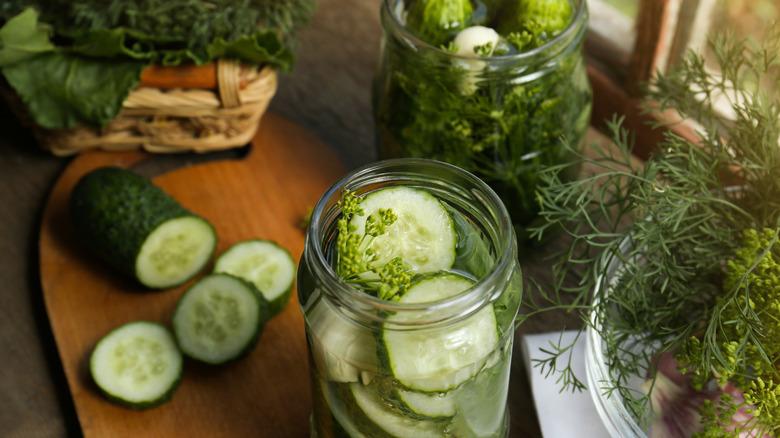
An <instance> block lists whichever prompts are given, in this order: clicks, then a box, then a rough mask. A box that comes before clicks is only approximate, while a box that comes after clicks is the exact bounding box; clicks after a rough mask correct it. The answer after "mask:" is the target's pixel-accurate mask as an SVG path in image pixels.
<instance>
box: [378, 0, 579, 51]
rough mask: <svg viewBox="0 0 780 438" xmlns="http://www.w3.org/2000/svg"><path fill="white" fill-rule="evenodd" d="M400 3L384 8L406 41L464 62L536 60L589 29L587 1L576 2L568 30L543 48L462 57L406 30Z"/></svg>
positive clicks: (388, 1)
mask: <svg viewBox="0 0 780 438" xmlns="http://www.w3.org/2000/svg"><path fill="white" fill-rule="evenodd" d="M400 1H402V0H384V1H383V8H384V12H385V13H386V14H387V15H389V17H390V19H391V20H392V23H393V24H394V25H395V28H396V30H397V31H398V32H399V33H400V34H401V36H402V37H403V38H404V40H406V41H408V42H409V43H411V44H413V45H414V46H415V47H419V48H422V49H425V50H430V51H432V52H435V53H439V54H441V55H446V56H450V57H452V58H460V59H464V60H465V59H475V58H476V59H480V60H482V61H493V62H499V61H522V60H525V59H529V58H536V57H538V56H540V55H542V54H544V53H547V52H550V51H555V50H554V49H556V48H558V49H559V50H563V49H564V48H565V47H567V46H568V44H567V43H568V42H569V41H572V40H574V39H575V38H576V36H577V35H578V34H579V33H580V32H584V31H585V29H586V27H587V26H584V25H583V23H584V22H586V21H587V18H586V17H587V14H588V7H587V1H586V0H575V5H576V6H577V10H576V14H574V16H573V17H572V20H571V22H570V23H569V25H568V26H566V29H564V30H563V32H561V33H560V34H558V35H556V36H555V37H554V38H552V39H550V41H547V42H546V43H544V44H542V45H541V46H538V47H534V48H533V49H530V50H525V51H522V52H519V53H515V54H511V55H499V56H479V57H475V56H469V55H462V54H457V53H453V52H448V51H446V50H442V49H441V48H439V47H436V46H434V45H431V44H428V43H427V42H425V41H423V40H421V39H420V38H418V37H417V36H415V35H414V34H412V33H411V32H410V31H409V30H408V29H407V28H406V25H405V24H404V23H403V22H402V21H401V17H399V16H398V14H396V12H395V9H396V5H397V4H398V3H399V2H400Z"/></svg>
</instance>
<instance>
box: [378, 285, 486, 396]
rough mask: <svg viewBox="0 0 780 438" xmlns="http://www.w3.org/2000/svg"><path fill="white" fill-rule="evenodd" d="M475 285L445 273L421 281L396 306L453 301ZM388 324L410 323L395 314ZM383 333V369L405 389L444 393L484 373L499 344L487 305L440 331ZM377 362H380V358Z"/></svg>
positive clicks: (388, 331)
mask: <svg viewBox="0 0 780 438" xmlns="http://www.w3.org/2000/svg"><path fill="white" fill-rule="evenodd" d="M473 284H474V281H473V280H471V279H469V278H466V277H463V276H461V275H458V274H454V273H449V272H444V273H439V274H434V275H431V276H428V277H426V278H423V279H422V280H420V281H418V282H417V283H415V284H414V285H412V286H411V287H410V288H409V290H408V291H407V292H406V294H404V296H403V297H401V300H400V302H401V303H426V302H434V301H439V300H442V299H445V298H449V297H452V296H455V295H457V294H459V293H461V292H463V291H465V290H466V289H468V288H470V287H471V286H472V285H473ZM388 321H390V322H391V323H392V322H407V323H408V322H414V321H413V320H410V319H409V317H407V316H406V315H401V314H395V315H392V316H390V317H389V318H388ZM385 326H386V328H385V329H384V330H383V331H382V344H383V346H384V350H383V351H382V350H380V352H382V353H384V355H385V356H386V357H385V358H384V359H386V362H387V367H388V368H389V370H390V372H392V374H393V376H395V378H396V380H398V381H399V382H400V383H401V384H402V385H404V386H405V387H406V388H408V389H412V390H415V391H422V392H447V391H450V390H452V389H453V388H455V387H457V386H459V385H460V384H461V383H463V382H465V381H466V380H468V379H470V378H472V377H473V376H474V375H476V374H477V372H479V370H480V369H482V368H483V366H484V365H485V363H486V361H487V359H488V358H489V357H490V355H491V353H493V351H494V350H495V349H496V346H497V345H498V340H499V329H498V326H497V324H496V317H495V314H494V312H493V306H492V305H488V306H485V307H483V308H482V309H480V310H479V311H477V312H476V313H475V314H473V315H470V316H469V317H467V318H465V319H462V320H460V321H457V322H455V323H452V324H449V325H445V326H442V327H431V328H427V329H422V330H397V329H388V328H387V323H386V324H385ZM380 360H381V359H380Z"/></svg>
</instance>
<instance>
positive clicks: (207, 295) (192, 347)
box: [173, 274, 270, 365]
mask: <svg viewBox="0 0 780 438" xmlns="http://www.w3.org/2000/svg"><path fill="white" fill-rule="evenodd" d="M268 306H269V305H268V302H267V301H266V300H265V299H264V298H263V296H262V295H261V294H260V293H259V292H258V291H257V289H256V288H255V287H254V286H253V285H252V284H251V283H249V282H248V281H246V280H244V279H241V278H238V277H235V276H232V275H230V274H211V275H207V276H205V277H203V278H201V279H200V280H198V282H196V283H195V284H193V285H192V286H190V288H189V289H187V290H186V291H185V292H184V294H182V296H181V297H180V298H179V302H178V304H177V305H176V310H175V311H174V313H173V332H174V335H175V336H176V341H177V342H178V344H179V348H181V350H182V352H183V353H184V354H185V355H186V356H189V357H191V358H193V359H196V360H199V361H201V362H205V363H208V364H213V365H217V364H222V363H225V362H230V361H234V360H238V359H241V358H243V357H244V356H246V355H247V354H249V353H250V352H251V351H252V350H253V349H254V348H255V346H256V345H257V342H258V340H259V339H260V335H261V334H262V332H263V329H264V327H265V323H266V322H267V321H268V319H270V313H269V307H268Z"/></svg>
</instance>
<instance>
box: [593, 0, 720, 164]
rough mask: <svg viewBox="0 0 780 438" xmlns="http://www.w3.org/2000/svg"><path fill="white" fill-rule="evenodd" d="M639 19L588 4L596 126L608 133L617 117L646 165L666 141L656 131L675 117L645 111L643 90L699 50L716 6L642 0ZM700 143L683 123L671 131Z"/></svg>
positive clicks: (600, 3)
mask: <svg viewBox="0 0 780 438" xmlns="http://www.w3.org/2000/svg"><path fill="white" fill-rule="evenodd" d="M637 1H638V2H639V3H638V9H637V19H636V20H634V19H632V18H631V17H627V16H626V15H624V14H622V13H621V12H619V11H616V10H615V9H614V8H612V7H611V6H610V5H608V4H606V2H605V1H604V0H587V2H588V9H589V13H590V25H589V29H588V35H587V37H586V42H585V54H586V62H587V64H588V75H589V77H590V81H591V86H592V88H593V109H592V114H591V125H592V126H594V127H595V128H597V129H604V128H605V127H606V122H607V121H609V120H612V119H613V118H614V117H615V116H616V115H618V116H621V117H623V118H624V120H623V127H625V128H626V129H628V130H629V131H630V132H632V133H634V135H635V138H636V143H635V149H634V153H635V154H636V155H637V156H638V157H639V158H642V159H646V158H647V157H648V156H649V154H650V153H651V152H652V150H653V149H654V148H655V145H657V144H658V143H659V142H660V141H661V140H662V137H663V135H664V130H663V129H653V128H652V127H651V125H652V124H653V123H655V122H658V121H660V120H662V119H663V120H667V121H668V120H675V118H676V114H656V113H651V112H647V111H646V106H644V105H643V104H642V102H641V86H642V84H643V83H646V82H647V81H649V80H650V79H652V77H653V75H655V74H656V73H657V72H666V71H668V68H669V67H670V66H672V65H674V64H676V63H679V62H680V60H681V59H682V58H683V56H684V54H685V53H686V52H687V51H688V50H689V49H700V48H703V46H704V44H705V40H704V39H705V37H704V35H705V34H706V33H707V29H708V28H709V26H710V20H711V17H712V11H713V9H714V7H715V4H716V1H717V0H637ZM666 129H668V130H672V131H673V132H674V133H675V134H678V135H680V136H683V137H684V138H686V139H688V140H690V141H696V139H697V137H698V136H697V135H696V131H695V127H694V126H693V125H692V124H690V123H680V124H675V125H673V126H669V127H668V128H666Z"/></svg>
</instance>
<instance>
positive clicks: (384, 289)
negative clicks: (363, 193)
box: [336, 190, 412, 300]
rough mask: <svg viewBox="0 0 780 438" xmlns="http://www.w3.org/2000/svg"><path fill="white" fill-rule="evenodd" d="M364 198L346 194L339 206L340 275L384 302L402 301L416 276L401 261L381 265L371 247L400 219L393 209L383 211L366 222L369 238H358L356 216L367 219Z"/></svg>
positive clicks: (347, 191) (337, 245) (396, 258)
mask: <svg viewBox="0 0 780 438" xmlns="http://www.w3.org/2000/svg"><path fill="white" fill-rule="evenodd" d="M362 201H363V198H362V197H360V196H357V195H355V193H354V192H352V191H349V190H345V191H344V193H343V194H342V197H341V200H340V201H339V203H338V205H339V207H340V208H341V213H342V216H341V218H340V219H339V221H338V223H337V229H338V237H337V239H336V258H337V261H336V273H337V274H338V275H339V277H341V278H342V279H343V280H344V281H345V282H347V283H350V284H351V285H352V286H353V287H357V288H360V289H363V290H365V291H367V292H369V293H371V294H373V295H375V296H377V297H378V298H381V299H383V300H392V299H397V298H400V297H401V296H402V295H403V294H404V293H405V292H406V290H407V289H408V287H409V282H410V281H411V278H412V275H411V273H410V268H409V266H408V265H406V264H405V263H404V261H403V260H402V259H401V258H400V257H395V258H393V259H391V260H390V261H388V262H387V263H385V264H384V265H377V264H376V261H377V260H379V256H380V254H378V253H377V252H376V251H375V250H374V249H373V248H372V246H371V244H372V242H373V241H374V239H375V238H376V237H377V236H380V235H382V234H385V233H386V232H387V227H389V226H391V225H392V224H393V223H394V222H395V221H396V219H398V217H397V216H396V215H395V214H394V213H393V211H392V209H381V208H380V209H379V210H378V211H377V212H376V213H374V214H372V215H370V216H369V217H367V218H366V224H365V234H358V233H357V227H356V226H355V225H353V224H351V222H350V221H351V219H352V218H353V217H354V216H364V215H365V212H364V211H363V209H362V208H361V207H360V203H361V202H362Z"/></svg>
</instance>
